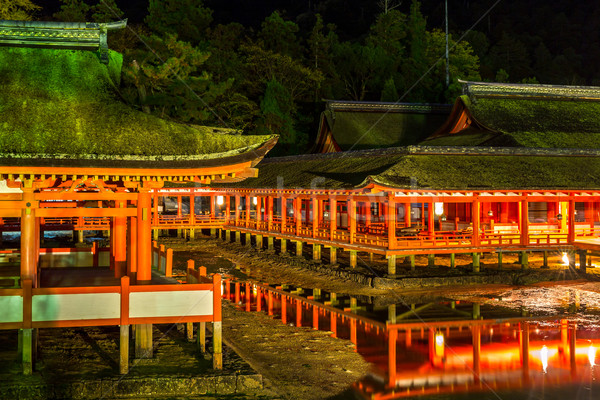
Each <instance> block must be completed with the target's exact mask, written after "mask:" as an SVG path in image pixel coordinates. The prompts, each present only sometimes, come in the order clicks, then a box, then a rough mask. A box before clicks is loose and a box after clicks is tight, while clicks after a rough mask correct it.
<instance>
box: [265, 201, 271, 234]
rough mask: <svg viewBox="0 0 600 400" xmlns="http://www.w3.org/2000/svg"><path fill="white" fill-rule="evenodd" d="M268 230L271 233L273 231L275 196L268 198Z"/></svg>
mask: <svg viewBox="0 0 600 400" xmlns="http://www.w3.org/2000/svg"><path fill="white" fill-rule="evenodd" d="M265 208H266V211H267V230H268V231H271V229H273V196H267V204H266V207H265Z"/></svg>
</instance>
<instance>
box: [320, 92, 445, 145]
mask: <svg viewBox="0 0 600 400" xmlns="http://www.w3.org/2000/svg"><path fill="white" fill-rule="evenodd" d="M450 110H451V106H450V105H447V104H412V103H384V102H358V101H335V100H328V101H327V103H326V110H325V111H323V112H322V113H321V122H320V127H319V133H318V137H317V139H316V144H315V147H314V149H313V152H321V151H322V150H321V149H320V148H321V147H322V144H323V143H325V142H326V139H325V135H331V137H332V139H333V141H334V142H335V145H336V146H337V148H339V150H341V151H348V150H364V149H375V148H387V147H397V146H407V145H412V144H416V143H418V142H420V141H421V140H423V139H424V138H426V137H427V136H429V135H430V134H432V133H433V132H435V131H436V130H437V129H438V128H439V127H440V126H441V125H442V123H443V122H444V121H445V120H446V118H447V117H448V115H449V113H450Z"/></svg>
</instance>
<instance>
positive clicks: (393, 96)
mask: <svg viewBox="0 0 600 400" xmlns="http://www.w3.org/2000/svg"><path fill="white" fill-rule="evenodd" d="M399 98H400V96H398V91H397V90H396V84H395V83H394V78H390V79H388V80H387V81H385V84H384V85H383V90H382V91H381V101H398V99H399Z"/></svg>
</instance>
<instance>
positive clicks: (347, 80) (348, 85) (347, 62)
mask: <svg viewBox="0 0 600 400" xmlns="http://www.w3.org/2000/svg"><path fill="white" fill-rule="evenodd" d="M333 56H334V63H335V66H336V69H335V74H336V75H335V76H336V78H337V79H338V80H339V82H340V83H341V84H342V85H343V91H344V95H345V97H346V98H348V97H349V98H351V99H352V100H358V101H362V100H365V98H366V96H367V94H370V93H371V94H375V95H377V94H379V93H380V92H381V89H382V87H383V84H384V82H385V79H386V78H387V77H389V76H390V74H391V72H392V69H393V68H392V66H393V64H392V60H390V58H389V57H388V55H387V54H386V52H385V51H384V50H383V49H382V48H381V47H379V46H373V45H361V44H360V43H349V42H343V43H340V44H339V45H337V46H335V48H334V49H333Z"/></svg>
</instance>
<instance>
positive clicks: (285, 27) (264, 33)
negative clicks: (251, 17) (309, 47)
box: [258, 11, 302, 58]
mask: <svg viewBox="0 0 600 400" xmlns="http://www.w3.org/2000/svg"><path fill="white" fill-rule="evenodd" d="M297 33H298V25H296V24H295V23H294V22H292V21H284V19H283V18H281V15H279V13H278V12H277V11H273V13H272V14H271V15H269V16H268V17H267V18H266V19H265V20H264V21H263V23H262V24H261V30H260V32H259V33H258V39H259V43H260V44H261V46H262V47H263V48H265V49H266V50H269V51H271V52H273V53H278V54H282V55H287V56H290V57H295V58H298V57H300V56H301V55H302V46H301V45H300V42H299V40H298V37H297V36H296V34H297Z"/></svg>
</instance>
